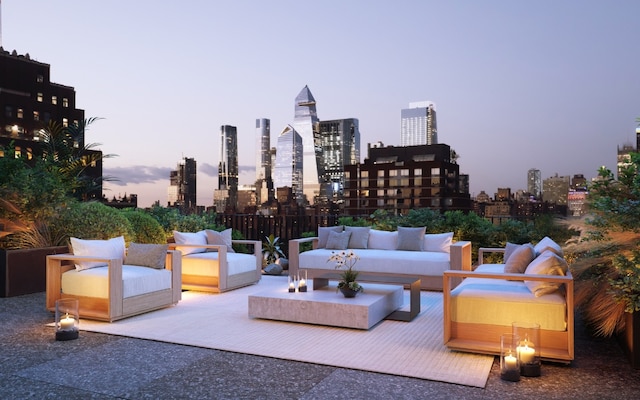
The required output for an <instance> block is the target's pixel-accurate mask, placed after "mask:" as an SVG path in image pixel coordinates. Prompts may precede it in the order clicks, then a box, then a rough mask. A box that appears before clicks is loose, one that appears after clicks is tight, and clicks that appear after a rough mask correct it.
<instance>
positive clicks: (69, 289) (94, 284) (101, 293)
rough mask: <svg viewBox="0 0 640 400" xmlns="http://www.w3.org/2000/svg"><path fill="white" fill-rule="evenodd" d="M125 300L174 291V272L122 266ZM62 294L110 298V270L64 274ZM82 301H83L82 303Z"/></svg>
mask: <svg viewBox="0 0 640 400" xmlns="http://www.w3.org/2000/svg"><path fill="white" fill-rule="evenodd" d="M122 285H123V289H122V290H123V298H127V297H133V296H138V295H141V294H146V293H152V292H156V291H158V290H164V289H170V288H171V271H170V270H167V269H155V268H148V267H141V266H137V265H123V266H122ZM61 287H62V293H65V294H70V295H74V296H87V297H98V298H101V299H107V298H109V268H107V267H100V268H91V269H87V270H82V271H79V270H70V271H67V272H65V273H63V274H62V281H61ZM81 301H82V300H81Z"/></svg>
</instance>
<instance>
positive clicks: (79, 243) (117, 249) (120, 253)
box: [71, 236, 125, 271]
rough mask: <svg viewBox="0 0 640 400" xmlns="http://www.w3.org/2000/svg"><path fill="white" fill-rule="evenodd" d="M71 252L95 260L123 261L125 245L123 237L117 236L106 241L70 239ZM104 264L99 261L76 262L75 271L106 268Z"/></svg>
mask: <svg viewBox="0 0 640 400" xmlns="http://www.w3.org/2000/svg"><path fill="white" fill-rule="evenodd" d="M71 250H72V251H73V254H74V255H76V256H88V257H96V258H108V259H114V258H119V259H121V260H123V259H124V256H125V244H124V237H123V236H118V237H116V238H113V239H108V240H85V239H78V238H74V237H72V238H71ZM106 265H107V263H106V262H99V261H78V262H76V269H77V270H78V271H82V270H84V269H89V268H97V267H104V266H106Z"/></svg>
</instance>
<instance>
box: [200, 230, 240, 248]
mask: <svg viewBox="0 0 640 400" xmlns="http://www.w3.org/2000/svg"><path fill="white" fill-rule="evenodd" d="M231 232H232V231H231V228H229V229H225V230H224V231H222V232H217V231H214V230H211V229H206V230H205V233H206V235H207V244H217V245H221V246H227V253H235V251H234V250H233V242H232V239H231ZM209 250H211V251H215V249H209Z"/></svg>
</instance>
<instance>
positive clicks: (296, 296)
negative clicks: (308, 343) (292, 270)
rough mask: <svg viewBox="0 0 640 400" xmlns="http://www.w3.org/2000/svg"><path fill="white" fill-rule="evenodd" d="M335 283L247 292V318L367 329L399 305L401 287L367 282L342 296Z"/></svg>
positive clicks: (401, 301) (402, 289) (400, 302)
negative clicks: (293, 289) (355, 292)
mask: <svg viewBox="0 0 640 400" xmlns="http://www.w3.org/2000/svg"><path fill="white" fill-rule="evenodd" d="M336 285H337V283H336V282H330V283H329V285H328V286H324V287H322V288H320V289H316V290H309V291H308V292H303V293H299V292H295V293H289V292H288V290H287V287H286V286H284V285H283V287H282V289H277V290H269V291H264V292H260V293H256V294H254V295H250V296H249V317H250V318H263V319H273V320H279V321H289V322H300V323H306V324H316V325H329V326H339V327H344V328H356V329H370V328H371V327H372V326H374V325H375V324H377V323H378V322H380V321H382V320H383V319H384V318H385V317H386V316H388V315H389V314H391V313H393V312H394V311H395V310H397V309H398V308H400V307H402V305H403V292H404V288H403V287H402V286H398V285H380V284H367V285H366V286H365V289H364V292H362V293H359V294H358V295H357V296H356V297H354V298H345V297H344V296H343V295H342V294H341V293H340V292H337V291H336ZM312 287H313V285H309V288H310V289H311V288H312Z"/></svg>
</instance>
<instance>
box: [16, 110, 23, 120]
mask: <svg viewBox="0 0 640 400" xmlns="http://www.w3.org/2000/svg"><path fill="white" fill-rule="evenodd" d="M16 117H18V118H20V119H22V118H24V110H23V109H22V108H18V112H17V113H16Z"/></svg>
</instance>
